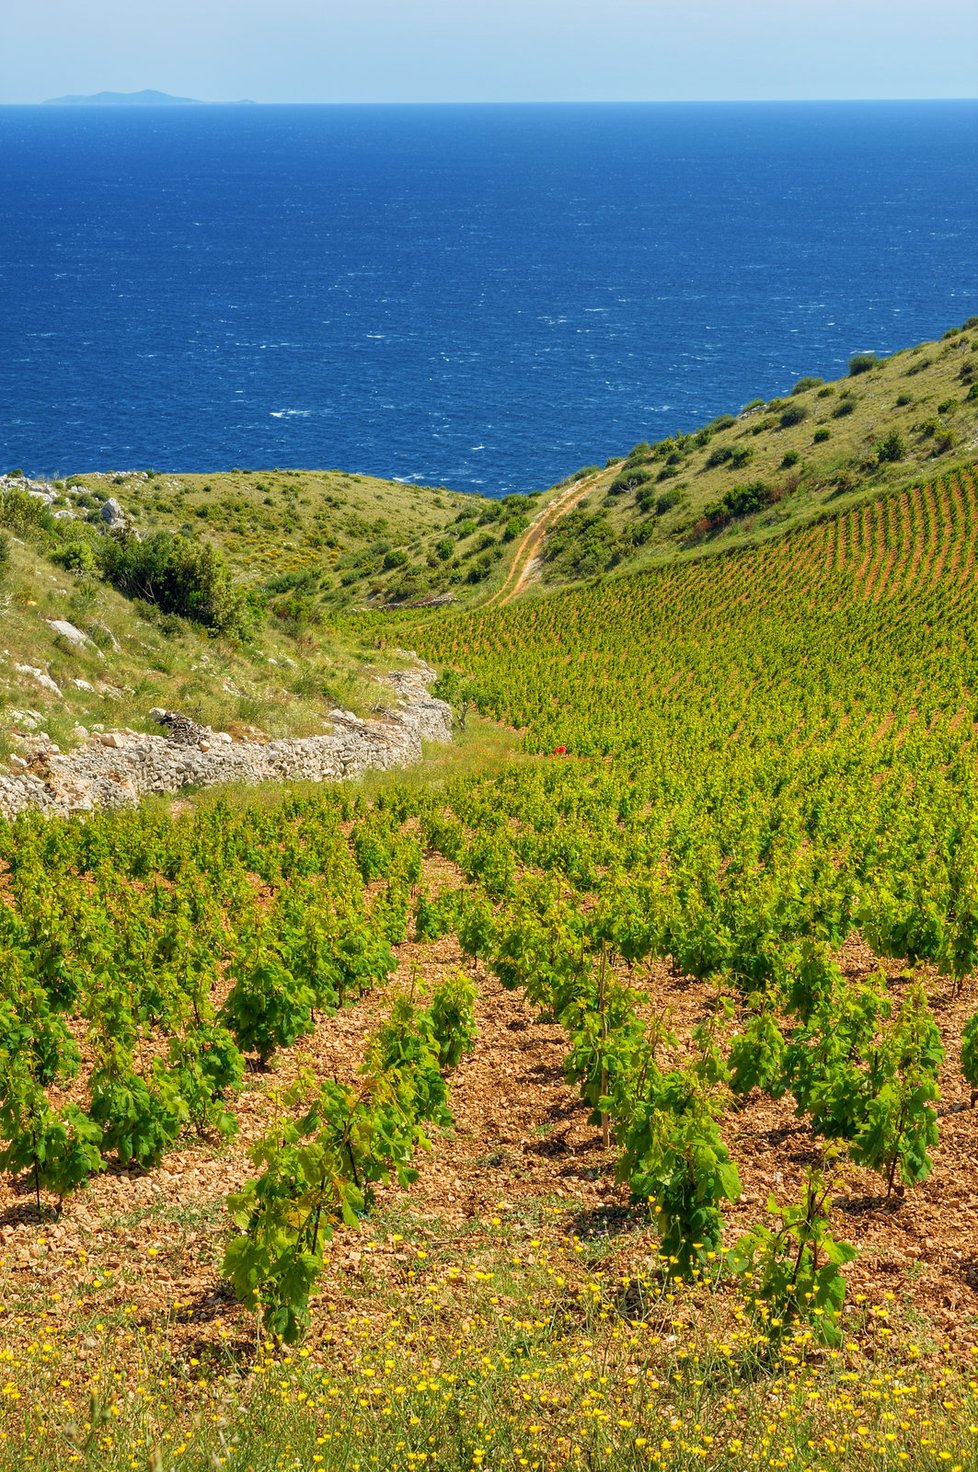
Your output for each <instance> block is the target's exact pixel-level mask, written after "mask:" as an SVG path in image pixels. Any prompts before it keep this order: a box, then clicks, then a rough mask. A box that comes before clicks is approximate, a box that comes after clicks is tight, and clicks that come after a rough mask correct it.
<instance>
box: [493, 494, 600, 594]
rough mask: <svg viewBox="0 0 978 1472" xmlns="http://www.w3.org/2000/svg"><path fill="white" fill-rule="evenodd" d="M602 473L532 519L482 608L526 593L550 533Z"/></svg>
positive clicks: (560, 496)
mask: <svg viewBox="0 0 978 1472" xmlns="http://www.w3.org/2000/svg"><path fill="white" fill-rule="evenodd" d="M603 473H604V472H603V471H602V472H599V473H598V474H595V475H589V476H588V477H587V479H586V480H578V481H575V482H574V484H573V485H571V486H568V487H567V489H566V490H565V491H561V493H560V495H559V496H555V497H554V499H553V500H552V501H549V502H548V503H547V505H546V506H545V507H544V508H543V510H542V511H541V512H540V513H539V515H537V516H535V517H534V518H533V520H532V521H531V522H530V525H529V526H528V527H527V529H526V531H525V532H524V533H523V535H522V537H521V538H520V540H519V541H518V542H517V544H516V552H515V554H514V556H513V561H512V563H511V564H510V569H509V572H508V573H507V574H506V579H505V581H504V583H503V585H502V587H500V588H497V589H496V591H495V593H493V595H492V597H491V598H487V599H486V601H485V603H483V605H482V607H483V608H492V607H494V606H495V605H499V606H500V607H501V606H502V605H503V604H504V603H509V602H510V601H511V600H512V599H513V598H516V597H518V595H519V594H520V593H522V592H523V590H524V588H525V587H526V585H527V583H528V582H529V581H530V577H531V576H532V573H533V564H534V562H535V561H536V559H537V557H538V555H539V552H540V548H541V547H542V545H543V542H544V539H545V537H546V536H547V534H548V533H549V532H551V531H552V530H553V528H554V527H555V526H556V524H557V522H558V521H560V519H561V517H562V516H566V515H567V513H568V512H569V511H573V510H574V507H575V506H577V505H579V503H580V502H581V501H583V499H584V497H585V496H586V495H587V493H588V491H589V490H591V489H592V487H593V486H595V485H596V484H597V482H598V481H599V480H600V478H601V475H602V474H603Z"/></svg>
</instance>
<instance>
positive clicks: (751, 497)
mask: <svg viewBox="0 0 978 1472" xmlns="http://www.w3.org/2000/svg"><path fill="white" fill-rule="evenodd" d="M770 499H771V493H770V490H769V488H768V487H767V486H766V485H765V484H764V482H763V481H762V480H755V481H751V483H750V485H746V486H732V487H731V489H730V490H729V491H728V492H727V494H726V495H725V496H724V498H723V504H724V506H725V507H726V508H727V510H728V511H729V512H730V514H731V515H732V516H746V515H747V514H748V513H749V512H751V511H760V509H761V507H762V506H766V505H767V504H768V503H769V501H770Z"/></svg>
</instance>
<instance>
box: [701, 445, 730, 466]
mask: <svg viewBox="0 0 978 1472" xmlns="http://www.w3.org/2000/svg"><path fill="white" fill-rule="evenodd" d="M732 458H733V446H732V445H716V446H715V447H714V448H713V449H712V450H711V451H710V453H709V454H708V455H707V457H706V460H705V461H704V469H705V470H715V469H716V467H717V466H718V465H725V464H726V462H727V461H728V460H730V459H732Z"/></svg>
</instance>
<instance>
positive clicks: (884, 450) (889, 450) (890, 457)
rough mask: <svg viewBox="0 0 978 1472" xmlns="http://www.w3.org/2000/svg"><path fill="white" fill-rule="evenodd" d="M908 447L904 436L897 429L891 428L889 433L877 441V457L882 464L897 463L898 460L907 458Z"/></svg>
mask: <svg viewBox="0 0 978 1472" xmlns="http://www.w3.org/2000/svg"><path fill="white" fill-rule="evenodd" d="M906 454H907V447H906V444H905V443H904V440H903V436H902V435H901V434H900V433H898V431H897V430H895V429H894V430H891V431H890V433H889V434H888V435H884V437H883V438H882V439H881V440H879V441H878V442H877V445H876V458H877V460H878V461H879V462H880V464H881V465H887V464H892V463H895V462H896V461H897V460H903V459H905V457H906Z"/></svg>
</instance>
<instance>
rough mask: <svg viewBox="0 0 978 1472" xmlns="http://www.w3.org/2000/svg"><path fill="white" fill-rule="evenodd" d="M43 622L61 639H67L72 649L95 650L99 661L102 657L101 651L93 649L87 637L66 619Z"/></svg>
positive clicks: (52, 619) (51, 619) (93, 646)
mask: <svg viewBox="0 0 978 1472" xmlns="http://www.w3.org/2000/svg"><path fill="white" fill-rule="evenodd" d="M45 622H46V623H48V624H49V625H50V626H51V628H52V629H53V630H54V632H55V633H56V634H60V635H61V637H62V639H67V641H68V643H69V644H70V645H71V646H72V648H74V649H95V652H96V654H98V656H99V658H100V659H101V658H102V657H103V656H102V652H101V650H99V649H96V648H95V645H94V644H93V643H92V641H91V639H90V638H89V637H88V635H87V634H85V633H83V632H82V630H81V629H77V628H76V627H75V625H74V624H70V623H69V622H68V620H67V619H66V618H49V619H46V620H45Z"/></svg>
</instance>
